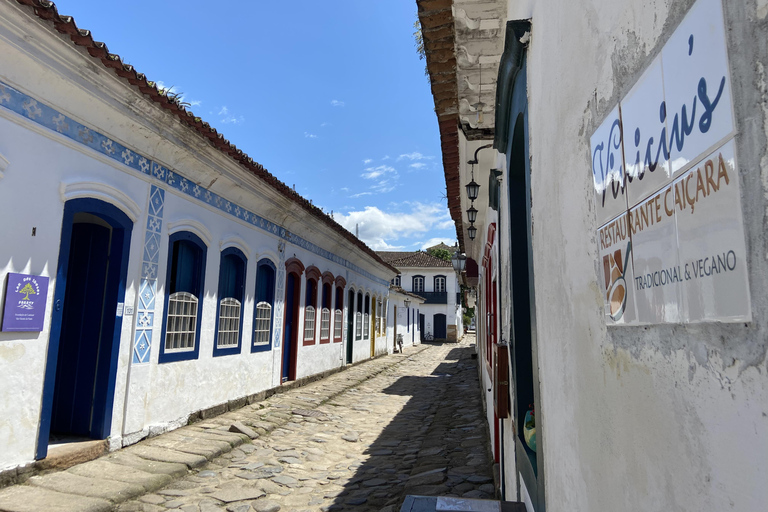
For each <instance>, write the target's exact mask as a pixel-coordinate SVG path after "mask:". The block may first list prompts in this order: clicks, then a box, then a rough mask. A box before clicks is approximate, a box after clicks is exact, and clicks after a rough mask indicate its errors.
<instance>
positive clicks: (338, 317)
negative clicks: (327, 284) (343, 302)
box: [333, 309, 344, 340]
mask: <svg viewBox="0 0 768 512" xmlns="http://www.w3.org/2000/svg"><path fill="white" fill-rule="evenodd" d="M343 328H344V314H343V313H342V311H341V310H340V309H337V310H336V311H335V312H334V318H333V339H335V340H338V339H341V336H342V329H343Z"/></svg>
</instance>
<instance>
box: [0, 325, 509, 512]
mask: <svg viewBox="0 0 768 512" xmlns="http://www.w3.org/2000/svg"><path fill="white" fill-rule="evenodd" d="M473 343H474V336H471V337H469V336H468V337H465V338H464V339H463V341H462V342H461V343H459V344H456V343H445V344H425V345H420V346H418V347H415V348H411V349H407V350H406V351H405V354H403V355H401V354H393V355H388V356H385V357H381V358H377V359H374V360H372V361H368V362H365V363H362V364H359V365H355V366H353V367H351V368H349V369H348V370H346V371H342V372H339V373H336V374H334V375H332V376H330V377H328V378H326V379H323V380H320V381H316V382H314V383H312V384H309V385H307V386H304V387H298V388H294V389H292V390H290V391H287V392H285V393H280V394H277V395H273V396H272V397H270V398H268V399H266V400H264V401H262V402H257V403H254V404H251V405H248V406H246V407H243V408H242V409H239V410H236V411H232V412H229V413H226V414H223V415H220V416H217V417H214V418H210V419H207V420H203V421H201V422H198V423H194V424H192V425H189V426H187V427H183V428H181V429H178V430H176V431H172V432H169V433H166V434H163V435H160V436H158V437H154V438H150V439H148V440H146V441H144V442H141V443H139V444H137V445H134V446H131V447H128V448H125V449H123V450H121V451H118V452H114V453H111V454H109V455H107V456H105V457H102V458H100V459H97V460H95V461H92V462H88V463H85V464H81V465H78V466H75V467H73V468H70V469H68V470H66V471H63V472H57V473H51V474H48V475H43V476H35V477H32V478H31V479H29V480H28V481H27V483H26V484H24V485H20V486H14V487H10V488H7V489H4V490H2V491H0V510H2V511H3V512H23V511H37V510H47V511H69V510H72V511H82V510H88V511H101V510H119V511H123V512H128V511H131V512H135V511H147V512H155V511H160V510H167V509H176V510H181V511H184V512H198V511H199V512H208V511H218V510H227V511H230V512H245V511H248V510H257V511H261V512H265V511H277V510H284V511H285V510H290V511H304V510H306V511H331V510H357V511H367V510H370V511H374V510H375V511H379V510H385V511H396V510H399V509H400V505H401V504H402V502H403V500H404V498H405V496H406V495H407V494H423V495H453V496H464V497H475V498H491V497H493V495H494V484H493V478H492V474H491V462H490V460H489V447H488V441H487V440H488V432H487V426H486V422H485V421H484V417H483V410H482V405H481V403H480V402H479V401H478V400H476V399H475V397H476V396H477V395H478V394H479V393H480V390H479V389H478V380H477V361H476V359H472V358H471V354H472V353H474V347H473V346H472V344H473ZM233 424H237V425H238V426H239V428H240V429H241V434H240V435H237V434H234V433H232V432H230V430H236V429H237V427H236V428H231V426H232V425H233ZM243 427H244V428H243ZM249 430H250V432H249ZM242 432H247V433H249V434H250V435H251V436H254V437H256V439H253V440H252V441H251V440H250V439H249V438H247V437H246V436H244V435H243V434H242ZM246 439H247V441H245V440H246Z"/></svg>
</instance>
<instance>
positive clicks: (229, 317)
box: [216, 297, 242, 348]
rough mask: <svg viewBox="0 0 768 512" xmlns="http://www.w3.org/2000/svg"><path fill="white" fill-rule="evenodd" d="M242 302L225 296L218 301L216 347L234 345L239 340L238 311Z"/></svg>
mask: <svg viewBox="0 0 768 512" xmlns="http://www.w3.org/2000/svg"><path fill="white" fill-rule="evenodd" d="M241 310H242V304H241V303H240V301H239V300H237V299H235V298H234V297H226V298H224V299H221V302H219V335H218V337H217V338H216V346H217V347H218V348H231V347H236V346H237V344H238V342H239V341H240V311H241Z"/></svg>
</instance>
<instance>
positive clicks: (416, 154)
mask: <svg viewBox="0 0 768 512" xmlns="http://www.w3.org/2000/svg"><path fill="white" fill-rule="evenodd" d="M404 158H407V159H408V160H432V159H433V158H435V157H433V156H425V155H422V154H421V153H419V152H418V151H414V152H413V153H405V154H403V155H400V156H399V157H397V161H398V162H399V161H400V160H403V159H404Z"/></svg>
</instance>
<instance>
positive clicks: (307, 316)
mask: <svg viewBox="0 0 768 512" xmlns="http://www.w3.org/2000/svg"><path fill="white" fill-rule="evenodd" d="M313 339H315V308H313V307H312V306H307V307H306V309H305V310H304V340H305V341H306V340H313Z"/></svg>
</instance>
